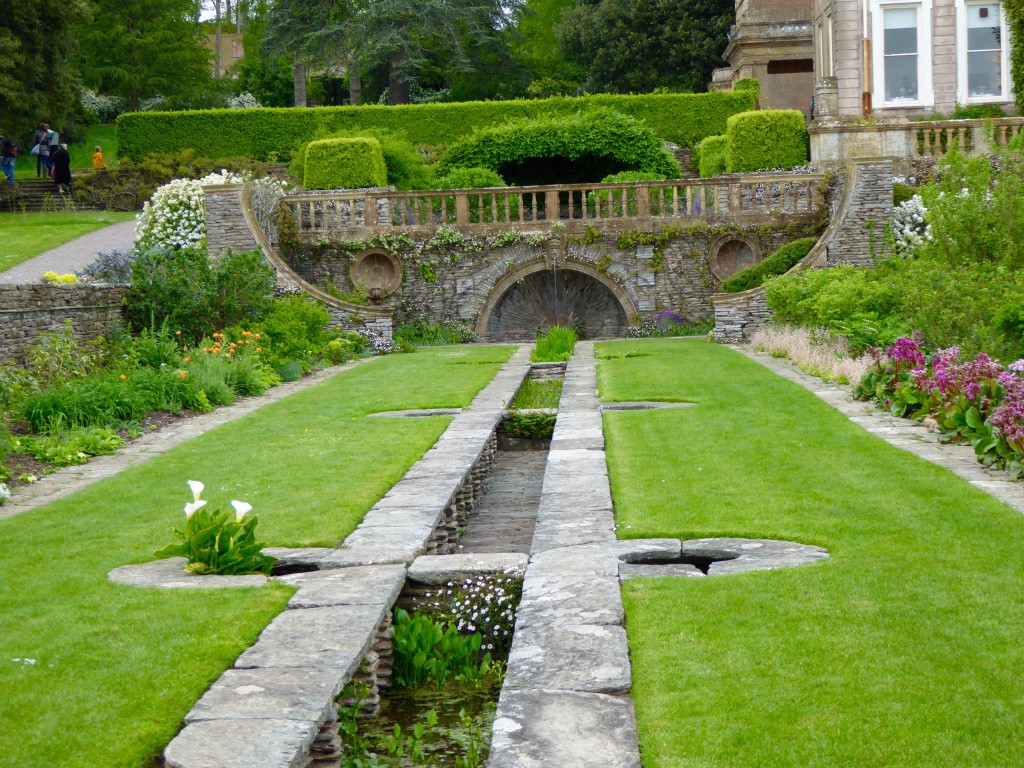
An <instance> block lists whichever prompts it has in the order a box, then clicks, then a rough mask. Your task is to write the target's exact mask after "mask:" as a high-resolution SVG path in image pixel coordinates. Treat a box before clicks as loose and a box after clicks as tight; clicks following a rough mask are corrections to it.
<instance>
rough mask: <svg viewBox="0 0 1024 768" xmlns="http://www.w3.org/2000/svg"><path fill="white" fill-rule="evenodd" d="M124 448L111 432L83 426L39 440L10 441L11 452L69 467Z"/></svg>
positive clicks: (117, 437)
mask: <svg viewBox="0 0 1024 768" xmlns="http://www.w3.org/2000/svg"><path fill="white" fill-rule="evenodd" d="M123 445H124V440H123V439H122V438H121V436H120V435H118V434H117V432H115V431H114V430H112V429H109V428H107V427H82V428H79V429H70V430H64V431H59V432H53V433H50V434H46V435H40V436H38V437H19V438H18V439H17V440H15V441H14V442H13V449H14V451H15V452H16V453H24V454H28V455H29V456H31V457H32V458H34V459H35V460H36V461H41V462H43V463H44V464H50V465H51V466H54V467H72V466H75V465H77V464H85V462H87V461H88V460H89V457H90V456H105V455H108V454H111V453H115V452H116V451H117V449H118V448H120V447H121V446H123Z"/></svg>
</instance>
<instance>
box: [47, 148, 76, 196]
mask: <svg viewBox="0 0 1024 768" xmlns="http://www.w3.org/2000/svg"><path fill="white" fill-rule="evenodd" d="M50 160H51V161H52V162H53V181H54V183H55V184H56V185H57V191H58V192H61V193H64V192H70V191H71V153H70V152H68V145H67V144H61V145H59V146H58V147H57V151H56V152H55V153H53V156H52V157H51V158H50Z"/></svg>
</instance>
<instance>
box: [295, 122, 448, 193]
mask: <svg viewBox="0 0 1024 768" xmlns="http://www.w3.org/2000/svg"><path fill="white" fill-rule="evenodd" d="M318 138H323V139H337V138H369V139H374V140H376V141H377V142H379V143H380V151H381V154H382V155H383V157H384V165H385V166H387V183H388V184H390V185H391V186H394V187H396V188H398V189H427V188H429V187H430V186H431V184H430V171H429V169H428V168H427V167H426V164H425V161H424V157H423V155H422V154H420V153H419V152H417V151H416V147H415V146H413V144H412V142H411V141H409V140H408V139H406V138H405V134H403V133H399V132H395V131H389V130H386V129H383V128H366V129H361V128H353V129H352V130H347V131H344V132H341V133H337V132H336V133H334V134H333V135H326V133H325V135H324V136H320V137H318ZM308 146H309V145H308V144H303V145H301V146H300V147H299V149H298V151H297V152H296V153H295V155H294V157H293V158H292V162H291V164H290V165H289V170H291V172H292V173H293V174H295V175H296V176H297V177H299V178H300V179H301V178H303V177H304V176H305V173H306V171H305V169H306V148H307V147H308Z"/></svg>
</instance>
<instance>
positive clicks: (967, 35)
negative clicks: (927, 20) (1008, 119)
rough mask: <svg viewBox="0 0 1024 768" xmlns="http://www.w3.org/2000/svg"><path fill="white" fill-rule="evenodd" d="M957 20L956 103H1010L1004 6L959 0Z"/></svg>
mask: <svg viewBox="0 0 1024 768" xmlns="http://www.w3.org/2000/svg"><path fill="white" fill-rule="evenodd" d="M956 17H957V36H956V37H957V101H958V102H959V103H961V104H971V103H974V104H976V103H984V102H996V101H1008V100H1009V98H1010V97H1009V93H1010V76H1009V69H1010V67H1009V61H1008V55H1009V51H1008V49H1009V46H1008V45H1007V39H1008V37H1007V36H1008V32H1007V28H1006V18H1005V14H1004V13H1003V9H1002V5H1001V4H1000V3H998V2H996V3H993V2H972V0H957V6H956Z"/></svg>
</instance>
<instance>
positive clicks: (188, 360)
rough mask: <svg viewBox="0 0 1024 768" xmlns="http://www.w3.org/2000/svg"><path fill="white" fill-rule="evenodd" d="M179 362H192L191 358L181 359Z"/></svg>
mask: <svg viewBox="0 0 1024 768" xmlns="http://www.w3.org/2000/svg"><path fill="white" fill-rule="evenodd" d="M181 362H183V363H191V362H192V358H191V357H183V358H182V359H181Z"/></svg>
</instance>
